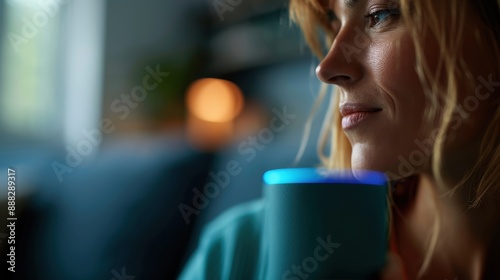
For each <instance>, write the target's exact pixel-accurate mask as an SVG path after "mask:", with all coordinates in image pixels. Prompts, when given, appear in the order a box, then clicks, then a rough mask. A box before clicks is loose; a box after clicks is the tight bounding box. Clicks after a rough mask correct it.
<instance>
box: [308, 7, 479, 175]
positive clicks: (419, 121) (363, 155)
mask: <svg viewBox="0 0 500 280" xmlns="http://www.w3.org/2000/svg"><path fill="white" fill-rule="evenodd" d="M329 7H330V9H331V11H332V12H331V14H330V19H331V28H332V30H333V32H334V33H335V34H336V38H335V40H334V42H333V44H332V45H331V48H330V50H329V52H328V54H327V55H326V57H325V58H324V59H323V61H322V62H321V63H320V65H319V66H318V67H317V69H316V73H317V75H318V77H319V78H320V79H321V80H322V81H323V82H325V83H330V84H334V85H336V86H338V87H339V88H340V90H341V95H340V104H339V105H340V107H339V109H340V113H341V115H342V129H343V131H344V132H345V134H346V136H347V138H348V139H349V141H350V143H351V145H352V167H353V168H355V169H371V170H380V171H384V172H387V173H388V174H389V175H390V176H391V177H406V176H409V175H411V174H413V173H415V172H417V171H420V170H422V168H424V165H425V163H426V162H428V159H429V157H430V155H431V151H432V145H433V144H432V143H433V138H434V137H435V133H429V132H427V133H425V134H424V133H423V132H422V130H421V127H422V125H423V118H424V111H425V107H426V99H425V97H424V94H423V88H422V86H421V83H420V79H419V77H418V75H417V73H416V70H415V49H414V45H413V41H412V39H411V36H410V34H409V30H408V28H407V27H406V26H405V24H404V22H403V19H402V18H401V16H400V14H399V5H398V3H397V2H394V1H387V0H358V1H354V0H352V1H348V0H345V1H344V0H332V1H330V3H329ZM464 36H465V37H467V36H469V37H471V41H472V42H474V40H473V39H472V36H473V34H470V35H469V34H464ZM429 41H430V43H428V44H426V45H425V46H424V52H425V55H426V60H427V61H429V62H430V63H431V67H432V62H436V63H437V60H438V59H439V54H438V47H437V44H436V43H435V42H434V43H432V42H431V41H432V40H429ZM474 48H475V49H474ZM464 49H468V51H469V52H472V53H474V55H472V57H471V58H470V59H472V60H479V61H480V60H481V50H480V49H478V47H474V44H471V46H466V47H464ZM465 59H468V58H467V57H466V58H465ZM466 62H467V63H469V62H468V61H466ZM470 63H471V64H474V62H472V61H471V62H470ZM476 64H477V63H476ZM472 68H474V67H472ZM484 77H487V75H486V76H484ZM465 97H466V96H465V95H464V96H462V97H459V99H460V98H465ZM474 111H475V112H476V111H479V110H477V109H475V110H474ZM475 112H466V113H469V114H468V116H467V117H468V118H469V119H471V118H470V116H471V115H472V114H471V113H475ZM458 113H460V112H458ZM472 119H473V118H472ZM457 122H458V120H457ZM430 130H431V131H432V126H431V129H430ZM467 137H468V136H467V135H463V136H462V137H461V138H463V139H461V140H460V139H456V140H457V141H458V142H463V141H465V140H466V138H467ZM455 142H456V141H455Z"/></svg>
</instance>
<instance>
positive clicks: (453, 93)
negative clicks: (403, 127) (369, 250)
mask: <svg viewBox="0 0 500 280" xmlns="http://www.w3.org/2000/svg"><path fill="white" fill-rule="evenodd" d="M325 2H328V1H322V0H290V6H289V9H290V16H291V19H292V21H294V22H295V23H297V24H298V25H299V26H300V28H301V29H302V32H303V34H304V37H305V39H306V41H307V43H308V44H309V46H310V48H311V50H312V51H313V53H314V54H315V55H316V56H317V57H318V58H319V59H322V58H323V57H324V56H325V52H324V50H325V48H328V47H329V46H330V45H331V43H332V42H333V40H334V36H333V35H332V32H329V30H330V23H329V21H328V16H327V12H328V11H327V6H326V3H325ZM399 2H400V9H401V15H402V19H403V20H404V22H405V24H406V26H407V27H408V30H409V32H410V34H411V37H412V39H413V42H414V47H415V55H416V65H415V67H416V72H417V74H418V76H419V78H420V81H421V83H422V86H423V88H424V95H425V97H426V100H427V106H426V111H425V112H424V116H425V118H424V119H425V121H426V123H427V124H428V125H424V127H423V128H422V129H423V130H424V131H426V132H430V126H431V125H430V124H431V123H432V120H435V119H436V118H437V119H439V120H440V121H439V124H438V131H437V136H436V139H435V144H434V147H433V153H432V159H431V161H432V163H431V166H432V172H433V174H434V176H435V178H436V180H437V183H438V185H439V186H446V185H447V184H446V183H445V176H444V174H443V169H442V167H443V164H444V143H445V142H446V141H445V140H446V136H447V132H449V129H450V126H451V123H452V119H453V114H454V111H455V108H456V106H457V105H459V104H458V89H459V81H464V80H466V81H468V82H469V84H470V85H472V84H473V81H474V80H475V77H473V76H472V73H471V72H470V71H469V69H468V67H467V65H466V63H465V62H464V59H463V57H461V48H460V45H458V43H459V42H461V40H462V37H461V36H462V34H463V32H462V30H463V28H464V24H465V20H466V18H465V16H466V15H468V14H467V12H468V11H474V12H475V13H476V14H477V15H478V16H479V17H480V18H481V19H482V25H483V27H484V28H481V29H480V30H476V31H477V32H476V34H475V37H476V39H477V42H476V43H477V44H480V46H484V47H485V48H486V47H492V48H493V50H494V52H495V54H496V57H495V58H492V59H496V61H498V65H497V71H499V72H500V51H499V45H498V42H499V41H500V0H481V1H476V0H456V1H435V0H420V1H416V0H414V1H412V0H401V1H399ZM440 11H447V15H446V16H443V14H442V12H440ZM429 36H431V38H433V39H435V40H436V42H437V44H438V47H439V54H440V60H439V61H438V64H437V65H438V66H437V69H436V70H434V71H435V72H432V71H431V69H430V66H429V65H428V63H427V61H426V59H425V57H426V56H425V55H426V54H425V52H424V43H423V42H425V41H426V40H425V39H426V38H428V37H429ZM443 81H444V82H443ZM329 88H330V87H329V86H328V85H325V84H323V86H322V88H321V91H320V95H319V98H318V99H317V101H316V104H315V108H316V107H318V106H319V104H321V103H322V102H324V100H325V98H326V97H327V96H328V90H329ZM335 91H338V88H335ZM437 92H439V93H440V94H435V93H437ZM330 98H331V100H330V102H331V104H330V108H329V111H328V113H327V115H326V116H325V118H324V122H323V129H322V135H321V136H320V138H319V143H318V154H319V157H320V159H321V162H322V164H323V165H324V166H325V167H328V168H340V169H346V168H347V169H348V168H351V153H352V147H351V145H350V142H349V140H348V139H347V137H346V135H345V134H344V133H343V131H342V129H341V125H340V122H341V116H340V113H339V112H338V110H335V108H337V107H338V104H339V94H335V93H333V94H332V95H331V96H330ZM314 111H315V109H313V112H314ZM310 123H311V118H310V119H309V121H308V124H307V125H306V134H307V132H308V131H309V129H308V128H309V127H310ZM482 139H483V140H482V142H481V146H480V151H479V157H478V160H477V161H476V162H475V164H474V165H473V167H472V168H471V169H470V170H469V171H468V172H467V173H466V174H465V175H464V176H463V178H462V179H461V180H460V182H458V183H457V184H455V185H454V186H448V187H447V188H448V189H446V190H440V191H441V192H442V193H444V192H448V193H453V192H454V191H456V190H457V189H458V188H459V187H460V186H462V185H464V184H465V183H471V182H473V183H474V184H475V185H476V186H477V187H475V189H474V190H473V192H474V194H473V199H472V201H471V203H470V205H469V207H470V208H475V207H478V206H479V205H480V204H481V202H482V201H483V200H484V199H485V198H486V197H487V195H488V194H490V193H494V192H497V191H499V189H500V184H499V183H498V180H499V178H498V176H499V175H498V174H500V107H497V109H496V111H495V113H494V115H493V116H492V120H491V122H490V123H489V125H488V127H487V129H486V131H485V133H484V135H483V137H482ZM327 147H328V148H329V149H327ZM299 154H300V152H299ZM448 185H449V184H448ZM389 198H391V196H390V195H389ZM435 199H438V197H435ZM437 216H438V217H439V216H440V215H437ZM440 223H441V220H440V219H439V218H438V219H436V222H435V224H434V230H433V232H432V236H431V240H430V244H429V250H428V251H427V254H426V256H425V259H424V263H423V265H422V267H421V269H420V272H419V277H421V276H423V274H424V273H425V271H426V270H427V268H428V266H429V263H430V260H431V258H432V255H433V252H434V248H435V246H436V243H437V239H438V235H439V229H440Z"/></svg>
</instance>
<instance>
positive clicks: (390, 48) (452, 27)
mask: <svg viewBox="0 0 500 280" xmlns="http://www.w3.org/2000/svg"><path fill="white" fill-rule="evenodd" d="M499 10H500V1H498V0H482V1H475V0H456V1H435V0H420V1H418V0H414V1H411V0H401V1H388V0H330V1H328V0H324V1H320V0H291V3H290V11H291V15H292V19H293V20H294V21H295V22H296V23H298V25H299V26H300V27H301V28H302V30H303V32H304V34H305V37H306V39H307V41H308V43H309V45H310V46H311V48H312V50H313V51H314V52H315V53H316V54H317V55H318V56H319V57H320V58H321V63H320V64H319V66H318V68H317V71H316V73H317V76H318V77H319V79H320V80H321V81H323V82H324V83H325V84H331V85H335V88H336V90H337V92H336V93H334V94H333V95H332V103H331V106H332V108H334V109H337V108H338V110H336V113H334V114H333V115H332V117H331V119H328V120H327V121H328V122H329V123H330V124H329V125H328V126H327V127H328V128H329V129H328V130H327V131H326V133H325V137H327V140H328V139H329V140H331V145H330V146H331V147H332V149H331V153H330V154H328V155H320V157H321V158H322V161H323V163H324V165H325V166H327V167H330V168H353V169H371V170H379V171H383V172H386V173H387V175H388V176H389V178H390V179H391V180H392V185H393V192H392V193H391V195H390V198H391V200H392V222H391V252H390V253H389V257H388V261H387V267H386V268H385V269H384V270H383V271H381V277H382V278H383V279H499V277H500V266H499V265H498V264H500V203H499V201H498V198H499V189H500V148H499V144H500V141H499V140H500V109H499V103H500V49H499V45H498V44H499V41H500V11H499ZM318 27H319V28H318ZM318 29H319V30H320V31H321V32H322V34H324V36H321V35H320V34H318ZM321 37H324V38H326V47H327V48H328V49H329V50H328V51H327V52H326V54H324V53H323V52H322V50H323V49H324V44H322V43H321V41H320V39H319V38H321ZM323 95H324V94H323ZM319 102H322V101H319ZM325 143H327V141H326V140H323V141H321V143H320V144H321V145H325ZM320 150H323V149H322V148H321V146H320ZM261 209H262V205H261V204H259V203H254V204H251V205H249V206H241V207H240V208H239V209H236V210H233V212H232V213H228V214H226V218H227V219H226V220H225V221H223V220H220V221H219V222H216V223H215V224H214V225H212V227H211V228H210V229H209V231H208V233H207V234H206V235H205V239H204V241H202V243H201V247H200V250H199V251H198V252H197V253H196V254H195V256H193V258H192V260H191V262H190V264H189V265H188V267H187V268H186V271H185V273H184V274H183V277H184V278H183V279H196V277H197V276H199V277H202V276H201V275H204V276H205V277H208V278H211V279H212V278H213V279H218V278H220V279H229V278H231V279H254V278H259V275H258V273H259V272H258V271H261V269H260V267H259V265H260V264H259V260H258V254H257V253H255V250H252V247H255V244H258V243H259V242H260V240H259V238H258V237H256V236H257V234H256V233H257V232H259V228H260V224H259V223H260V219H261V216H259V213H260V212H261ZM228 227H229V228H230V230H228ZM228 244H229V245H228ZM235 260H238V261H237V262H235ZM195 268H201V269H202V270H203V271H204V273H205V274H203V273H202V274H196V272H193V271H196V269H195ZM198 271H200V270H198ZM256 271H257V272H256ZM189 273H193V274H189Z"/></svg>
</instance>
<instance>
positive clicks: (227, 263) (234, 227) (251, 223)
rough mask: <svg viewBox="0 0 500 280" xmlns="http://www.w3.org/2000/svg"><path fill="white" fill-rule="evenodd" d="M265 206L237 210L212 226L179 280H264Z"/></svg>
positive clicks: (251, 205)
mask: <svg viewBox="0 0 500 280" xmlns="http://www.w3.org/2000/svg"><path fill="white" fill-rule="evenodd" d="M263 205H264V203H263V201H262V200H257V201H254V202H250V203H246V204H242V205H239V206H236V207H234V208H232V209H230V210H229V211H227V212H225V213H224V214H223V215H222V216H220V217H218V218H217V219H216V220H215V221H213V222H212V223H211V224H209V225H208V226H207V227H206V228H205V229H204V231H203V232H202V235H201V240H200V243H199V245H198V248H197V250H196V251H195V252H194V253H193V255H192V256H191V258H190V260H189V261H188V263H187V264H186V266H185V268H184V270H183V272H182V274H181V276H180V277H179V280H198V279H200V280H201V279H207V280H209V279H264V277H263V275H265V267H264V265H262V264H263V263H265V262H264V261H265V258H263V257H261V256H264V255H265V254H264V249H265V248H264V247H265V246H264V244H263V243H262V242H261V234H262V227H263Z"/></svg>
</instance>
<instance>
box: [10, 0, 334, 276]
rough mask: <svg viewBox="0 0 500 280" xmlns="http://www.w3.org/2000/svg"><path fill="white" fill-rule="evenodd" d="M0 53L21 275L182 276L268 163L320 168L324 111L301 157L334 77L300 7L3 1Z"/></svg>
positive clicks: (229, 1)
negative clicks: (298, 20)
mask: <svg viewBox="0 0 500 280" xmlns="http://www.w3.org/2000/svg"><path fill="white" fill-rule="evenodd" d="M0 61H1V65H0V135H1V136H0V186H1V191H0V193H1V194H2V197H1V198H2V209H1V210H0V213H1V215H0V218H1V219H2V221H3V222H2V223H4V222H5V223H6V224H7V221H6V218H7V215H8V212H7V196H8V194H7V182H8V178H7V176H8V174H7V173H8V169H9V168H10V169H13V170H15V179H16V193H15V194H16V208H15V217H17V218H18V220H17V221H16V231H15V233H16V235H15V236H16V250H15V254H16V256H15V260H16V273H15V277H14V279H72V280H78V279H86V280H88V279H117V280H119V279H132V278H131V277H135V279H175V277H176V276H177V274H178V273H179V270H180V269H181V268H182V265H183V264H184V262H185V261H186V259H187V258H188V257H189V254H190V253H191V252H192V250H193V248H194V247H196V245H197V240H198V236H199V232H200V230H201V228H203V226H204V225H206V224H207V223H209V222H210V221H212V220H213V219H214V218H215V217H216V216H218V215H219V214H220V213H221V212H222V211H224V210H226V209H228V208H230V207H232V206H234V205H236V204H240V203H242V202H245V201H250V200H254V199H259V198H260V197H261V196H262V183H261V182H262V174H263V173H264V172H265V171H266V170H269V169H274V168H284V167H300V166H316V165H317V164H318V163H319V162H318V159H317V157H316V141H317V135H318V134H319V127H320V124H321V120H320V119H321V118H320V117H319V118H318V120H317V121H315V122H314V123H313V128H312V131H311V137H310V140H309V144H308V145H307V147H306V149H305V153H304V155H303V156H302V158H301V160H300V161H299V162H298V163H297V164H294V158H295V156H296V154H297V152H298V151H299V147H300V143H301V139H302V137H303V135H304V125H305V123H306V120H307V119H308V117H309V116H310V111H311V108H312V105H313V102H314V101H315V99H316V97H317V94H318V90H319V86H320V84H319V81H318V80H317V79H316V77H315V74H314V69H315V67H316V64H317V61H316V60H315V59H314V58H313V56H312V55H311V53H310V51H309V50H308V49H307V47H306V44H305V42H304V39H303V37H302V36H301V34H300V32H299V30H298V28H297V27H295V26H293V25H291V23H290V20H289V17H288V11H287V1H285V0H266V1H264V0H183V1H173V0H141V1H139V0H107V1H105V0H0ZM323 107H325V106H323ZM324 111H325V108H321V110H320V112H319V115H321V114H322V112H324ZM208 184H211V186H212V188H211V189H210V191H209V193H207V188H206V186H207V185H208ZM214 186H216V187H214ZM200 194H201V195H200ZM200 197H202V198H200ZM10 234H11V233H10V231H9V229H8V228H6V227H4V226H2V227H1V228H0V247H2V248H3V250H2V256H1V257H0V258H1V260H2V271H3V272H2V273H4V272H5V273H7V267H8V266H9V265H8V264H6V261H5V260H4V258H6V254H7V253H9V251H8V246H7V245H8V244H7V240H8V238H7V237H8V236H9V235H10ZM9 246H10V245H9ZM4 275H5V276H4V277H6V276H10V277H12V273H10V272H8V274H4ZM127 277H128V278H127ZM2 279H8V278H2Z"/></svg>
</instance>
